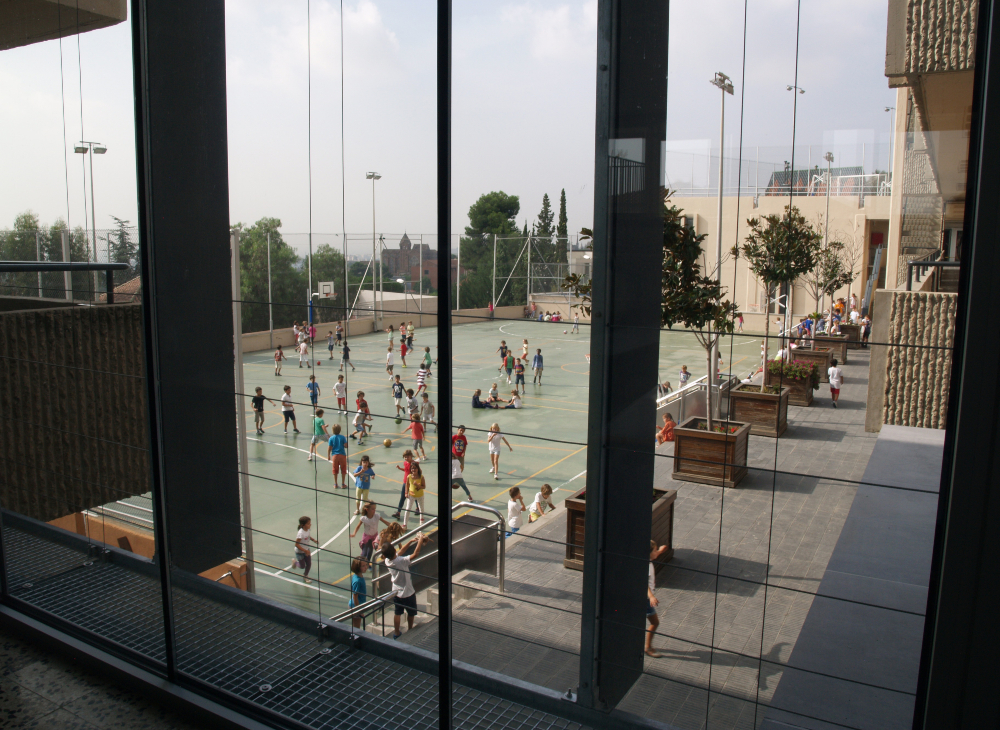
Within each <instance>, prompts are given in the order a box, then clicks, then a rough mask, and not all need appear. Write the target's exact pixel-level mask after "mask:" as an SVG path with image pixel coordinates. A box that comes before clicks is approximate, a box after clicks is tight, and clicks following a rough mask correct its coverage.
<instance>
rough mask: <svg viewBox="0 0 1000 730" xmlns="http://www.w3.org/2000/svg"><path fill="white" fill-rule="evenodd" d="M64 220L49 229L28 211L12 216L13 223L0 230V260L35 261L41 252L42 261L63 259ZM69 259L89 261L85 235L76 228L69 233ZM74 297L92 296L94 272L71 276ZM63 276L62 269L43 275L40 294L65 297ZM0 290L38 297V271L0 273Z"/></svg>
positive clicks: (85, 297) (6, 292)
mask: <svg viewBox="0 0 1000 730" xmlns="http://www.w3.org/2000/svg"><path fill="white" fill-rule="evenodd" d="M64 230H66V223H65V222H64V221H63V220H61V219H57V220H56V222H55V223H54V224H52V227H51V228H46V227H45V226H44V225H43V224H42V223H40V222H39V219H38V216H37V215H36V214H35V213H32V212H31V211H26V212H24V213H21V214H20V215H18V216H17V217H16V218H15V219H14V226H13V227H12V228H11V229H9V230H7V231H3V232H0V260H4V261H35V260H36V259H38V258H39V253H40V254H41V260H43V261H62V260H63V255H62V237H61V231H64ZM69 245H70V261H88V260H89V259H90V256H89V249H88V246H87V234H86V233H85V232H84V231H83V229H81V228H79V227H78V228H76V229H75V230H74V231H73V233H72V234H71V236H70V239H69ZM72 288H73V298H74V299H92V298H93V288H94V286H93V275H91V274H87V273H86V272H79V273H75V274H73V275H72ZM65 292H66V285H65V279H64V277H63V274H62V273H61V272H50V273H46V274H43V275H42V293H43V296H46V297H52V298H57V299H61V298H63V297H64V296H65ZM0 293H2V294H6V295H9V296H32V297H33V296H38V274H37V273H18V274H0Z"/></svg>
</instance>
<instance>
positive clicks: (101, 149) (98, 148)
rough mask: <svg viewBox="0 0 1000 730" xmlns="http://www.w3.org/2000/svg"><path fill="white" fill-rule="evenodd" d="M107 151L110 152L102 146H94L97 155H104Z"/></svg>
mask: <svg viewBox="0 0 1000 730" xmlns="http://www.w3.org/2000/svg"><path fill="white" fill-rule="evenodd" d="M107 151H108V148H107V147H105V146H104V145H102V144H95V145H94V154H95V155H103V154H104V153H105V152H107Z"/></svg>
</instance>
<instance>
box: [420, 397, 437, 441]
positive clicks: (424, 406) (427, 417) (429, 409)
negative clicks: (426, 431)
mask: <svg viewBox="0 0 1000 730" xmlns="http://www.w3.org/2000/svg"><path fill="white" fill-rule="evenodd" d="M420 399H421V400H420V420H421V421H423V422H424V423H433V424H434V433H437V431H438V427H437V421H435V420H434V404H433V403H431V398H430V396H429V395H427V393H424V394H423V395H421V396H420Z"/></svg>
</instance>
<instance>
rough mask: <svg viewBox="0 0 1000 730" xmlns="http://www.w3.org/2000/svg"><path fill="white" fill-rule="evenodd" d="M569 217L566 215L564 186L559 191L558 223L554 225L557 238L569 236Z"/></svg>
mask: <svg viewBox="0 0 1000 730" xmlns="http://www.w3.org/2000/svg"><path fill="white" fill-rule="evenodd" d="M568 223H569V219H568V218H567V217H566V188H563V189H562V192H561V193H559V225H558V226H557V227H556V235H557V236H558V237H559V238H567V237H568V236H569V226H568V225H567V224H568Z"/></svg>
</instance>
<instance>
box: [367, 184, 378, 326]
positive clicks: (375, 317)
mask: <svg viewBox="0 0 1000 730" xmlns="http://www.w3.org/2000/svg"><path fill="white" fill-rule="evenodd" d="M381 177H382V176H381V175H379V174H378V173H377V172H368V173H365V179H367V180H371V181H372V326H373V327H374V328H375V329H376V330H377V329H378V312H377V310H376V307H375V304H376V296H377V295H376V294H375V268H374V267H375V181H376V180H379V179H380V178H381Z"/></svg>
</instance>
